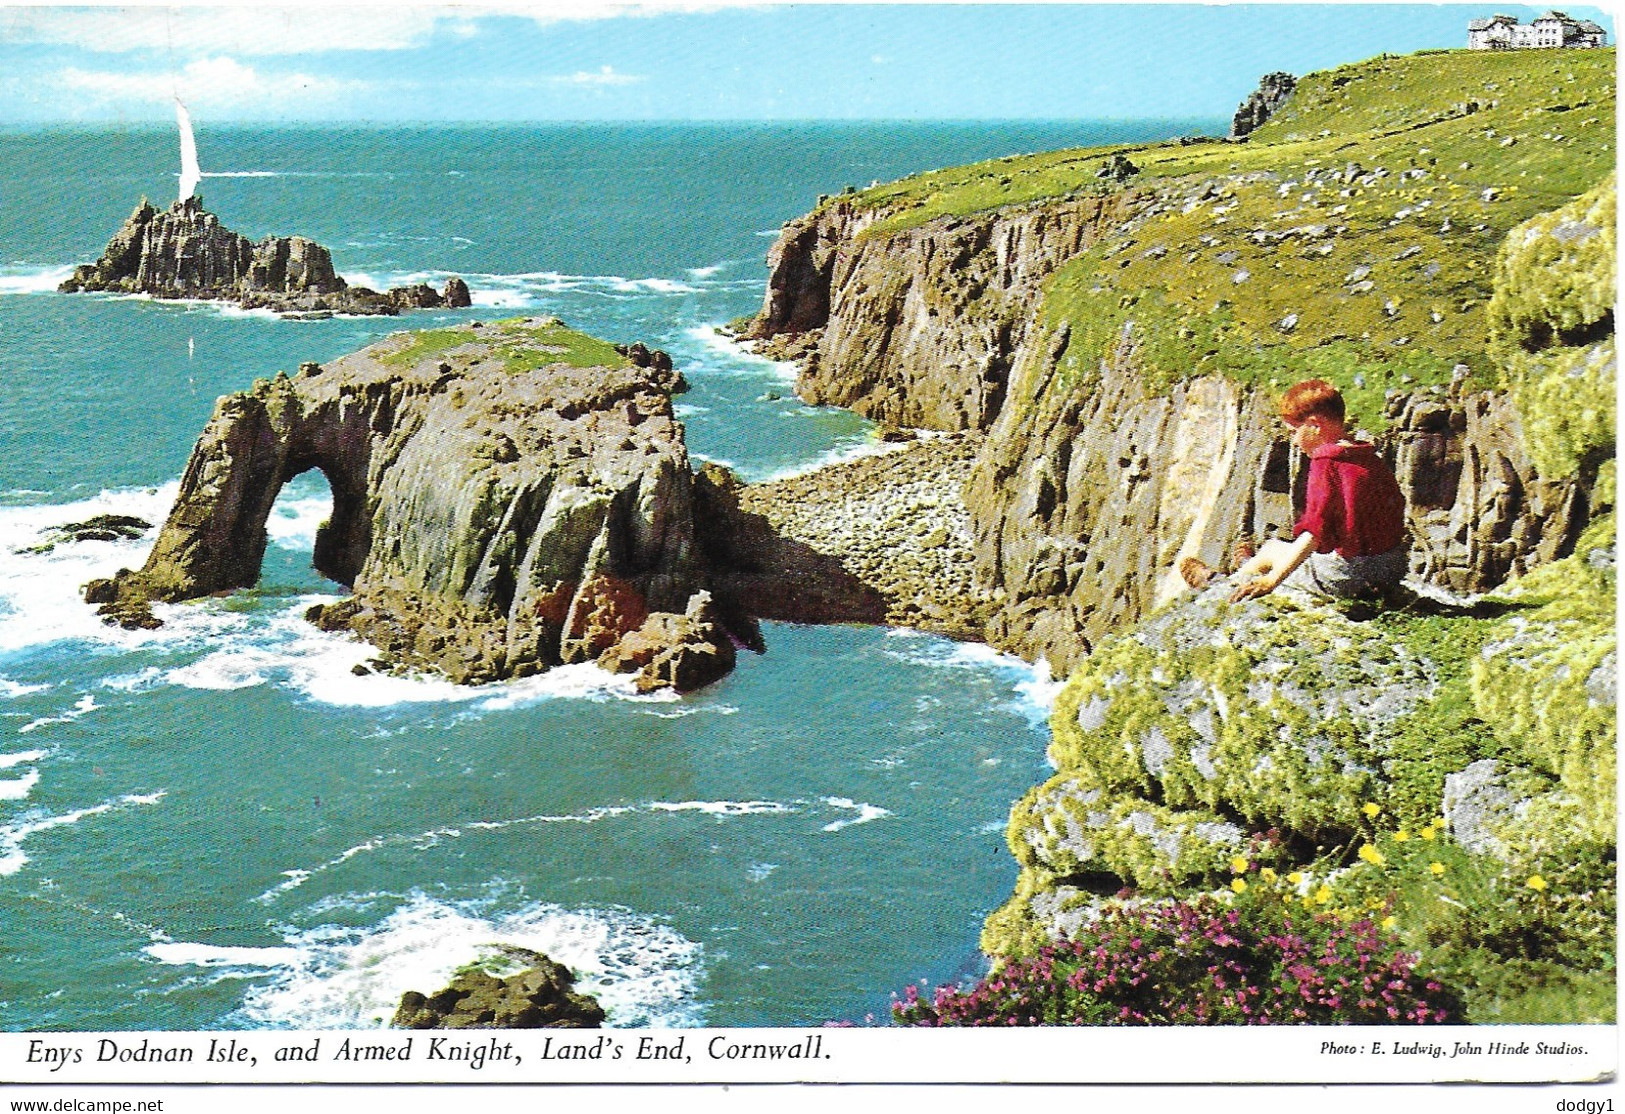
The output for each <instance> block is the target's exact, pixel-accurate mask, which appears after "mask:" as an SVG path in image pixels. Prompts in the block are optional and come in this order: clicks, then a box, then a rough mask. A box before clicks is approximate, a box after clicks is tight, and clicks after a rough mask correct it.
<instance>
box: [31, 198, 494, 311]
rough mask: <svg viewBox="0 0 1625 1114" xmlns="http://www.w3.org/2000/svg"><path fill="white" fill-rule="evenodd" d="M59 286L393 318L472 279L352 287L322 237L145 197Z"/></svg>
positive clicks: (460, 289) (196, 201) (455, 299)
mask: <svg viewBox="0 0 1625 1114" xmlns="http://www.w3.org/2000/svg"><path fill="white" fill-rule="evenodd" d="M59 289H60V290H61V292H62V293H65V294H76V293H81V292H89V291H114V292H118V293H126V294H150V295H152V296H153V297H156V298H201V299H206V300H210V301H228V302H236V303H237V304H238V305H241V306H242V307H243V308H245V309H270V310H274V311H275V312H277V313H282V314H290V315H326V314H332V313H352V314H386V315H393V314H397V313H399V312H400V311H401V310H403V309H433V308H436V307H440V306H446V307H448V308H451V309H460V308H463V307H466V306H468V305H469V304H470V299H469V291H468V286H467V284H466V283H464V282H463V280H462V279H458V278H453V279H449V280H448V281H447V282H446V285H445V288H444V289H443V290H440V291H436V290H435V289H434V288H433V287H430V286H427V285H425V284H422V283H418V284H415V285H413V286H403V287H397V288H396V289H394V290H389V291H385V292H383V293H379V292H378V291H376V290H370V289H367V288H366V287H359V286H357V287H352V286H350V285H349V284H348V283H346V282H345V281H344V279H343V277H341V276H340V275H339V274H338V273H337V272H335V271H334V270H333V257H332V254H331V253H330V252H329V251H328V250H327V249H326V248H324V247H322V245H320V244H318V243H316V242H315V241H314V240H307V239H306V238H305V237H303V236H267V237H266V238H265V239H263V240H261V241H260V242H259V243H257V244H256V243H254V242H253V241H251V240H249V239H248V237H246V236H243V235H240V234H239V233H236V232H233V231H232V230H231V229H229V228H227V227H225V226H224V225H223V224H221V223H220V220H219V218H218V217H216V216H215V215H214V214H213V213H211V212H209V211H208V210H206V209H204V208H203V199H202V198H201V197H196V196H194V197H190V198H187V199H186V200H184V201H177V202H175V203H174V204H173V205H171V206H170V207H169V208H168V209H164V210H160V209H156V208H154V207H153V206H152V205H151V204H149V203H148V202H147V200H146V199H145V198H143V199H142V200H141V203H140V204H139V205H137V206H136V208H135V211H134V212H132V213H131V214H130V216H129V218H128V219H127V220H125V222H124V224H123V226H122V227H120V228H119V230H118V231H117V232H116V233H114V234H113V238H112V239H111V240H110V241H108V244H107V247H106V249H105V250H104V251H103V252H102V255H101V258H100V259H98V260H96V262H95V263H88V264H85V265H84V266H81V267H76V268H75V269H74V272H73V277H72V278H69V279H68V280H67V281H65V282H63V283H62V285H61V287H60V288H59Z"/></svg>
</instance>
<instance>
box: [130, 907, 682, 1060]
mask: <svg viewBox="0 0 1625 1114" xmlns="http://www.w3.org/2000/svg"><path fill="white" fill-rule="evenodd" d="M492 888H493V889H494V890H495V891H496V892H497V896H496V897H494V898H479V899H474V900H470V901H461V902H451V901H444V900H440V899H437V898H432V897H429V896H427V895H425V894H423V893H421V892H414V893H412V894H410V895H408V896H407V897H406V898H405V899H404V901H402V903H401V904H400V905H399V906H398V907H397V908H395V909H394V911H393V912H391V913H390V914H389V915H388V916H387V917H385V918H384V919H383V920H382V921H381V922H379V923H377V924H375V925H373V926H371V927H365V928H349V927H339V926H336V925H331V924H322V925H318V926H315V927H311V928H306V929H302V930H300V929H293V928H288V929H284V930H283V932H284V935H285V939H286V944H285V946H281V947H245V948H231V947H219V946H212V947H206V946H204V945H200V944H187V943H184V942H176V941H171V940H167V939H166V940H163V941H160V942H158V943H155V944H153V945H151V946H149V947H148V948H147V949H146V951H147V954H148V955H149V956H151V957H152V958H153V959H155V960H157V961H159V962H161V963H166V964H171V965H176V966H180V965H190V966H198V967H205V968H211V969H213V970H214V972H215V977H216V978H230V977H241V976H242V975H244V974H261V973H265V972H269V973H270V975H271V978H270V981H269V982H268V983H267V984H265V985H263V986H258V987H254V988H252V989H251V990H249V992H248V994H247V995H246V997H245V999H244V1004H243V1006H242V1008H241V1010H240V1011H239V1013H240V1015H241V1019H242V1020H243V1021H245V1022H247V1023H248V1024H250V1025H253V1026H255V1027H263V1028H276V1029H287V1028H297V1029H351V1028H380V1027H382V1026H384V1025H387V1024H388V1023H389V1020H390V1019H391V1018H392V1017H393V1016H394V1014H395V1010H396V1008H397V1007H398V1005H399V1003H400V999H401V995H402V994H404V993H405V992H406V991H408V990H418V991H421V992H423V993H433V992H435V991H437V990H439V989H440V988H441V987H443V986H445V985H446V984H447V983H448V982H450V981H451V978H452V976H453V975H454V974H455V973H456V971H457V969H458V968H460V967H463V966H465V965H467V964H469V963H471V962H476V961H482V960H489V959H492V958H495V957H498V956H499V952H500V949H501V948H502V947H504V946H507V947H517V948H525V949H530V950H532V951H539V952H543V953H545V954H546V955H548V956H549V957H550V958H552V959H553V960H554V961H556V962H559V963H563V964H564V965H565V966H567V967H570V968H571V969H572V970H574V971H576V972H577V974H578V976H579V978H578V981H577V983H576V989H577V990H578V991H581V992H583V993H586V994H591V995H593V996H594V997H596V998H597V999H598V1000H599V1002H600V1003H601V1004H602V1005H603V1006H604V1008H605V1010H606V1012H607V1013H608V1015H609V1018H608V1022H609V1024H610V1025H612V1026H617V1027H626V1026H639V1025H656V1026H662V1027H669V1026H693V1025H699V1024H703V1022H704V1010H703V1007H702V1006H701V1005H700V1004H699V1003H698V1002H697V1001H696V992H697V988H698V976H699V974H700V970H701V961H702V959H703V952H702V948H701V946H700V945H699V944H697V943H695V942H694V941H692V940H689V939H687V938H686V937H684V936H683V935H682V934H681V933H679V932H677V931H676V930H674V929H672V928H670V927H669V926H667V925H664V924H662V923H660V922H659V921H657V920H655V919H654V918H651V917H648V916H643V915H640V914H637V913H634V912H631V911H628V910H624V909H566V908H563V907H561V906H558V905H552V904H546V903H535V902H533V903H526V904H522V905H520V906H519V907H517V908H511V909H507V910H501V909H500V908H499V906H500V905H501V904H502V903H504V902H506V901H507V900H508V898H507V893H506V891H507V890H508V888H509V887H507V886H506V885H503V884H501V883H496V884H494V885H493V887H492ZM378 900H379V898H378V895H365V896H361V897H358V898H355V899H353V900H350V901H345V900H343V899H339V900H338V901H336V902H330V903H327V905H326V906H325V908H326V910H327V911H335V912H336V911H341V910H343V911H345V912H347V913H348V914H349V915H350V916H352V917H353V915H354V913H355V911H356V910H357V909H363V908H370V907H373V906H374V905H376V904H377V902H378ZM317 915H320V913H319V912H318V914H317Z"/></svg>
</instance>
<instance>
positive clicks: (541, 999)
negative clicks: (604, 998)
mask: <svg viewBox="0 0 1625 1114" xmlns="http://www.w3.org/2000/svg"><path fill="white" fill-rule="evenodd" d="M505 951H507V952H508V953H509V955H510V956H511V957H512V958H514V959H517V960H518V961H519V962H522V963H525V964H527V967H526V969H525V970H523V971H520V972H519V973H518V974H515V975H509V976H508V977H507V978H497V977H496V976H495V975H492V974H488V973H487V972H485V971H481V970H472V971H464V972H462V973H461V974H459V975H457V976H456V977H455V978H453V979H452V980H451V983H450V984H449V985H448V986H447V987H446V988H445V989H444V990H441V991H440V992H438V993H436V994H422V993H419V992H418V991H416V990H408V991H407V992H406V993H405V994H403V995H401V1004H400V1008H399V1009H397V1010H396V1011H395V1018H394V1020H393V1021H391V1022H390V1024H391V1025H393V1026H394V1027H395V1028H397V1029H597V1028H599V1027H600V1026H601V1025H603V1023H604V1011H603V1008H602V1007H601V1006H599V1004H598V1001H597V999H595V998H593V997H591V996H590V995H586V994H578V993H576V992H575V990H573V989H572V988H573V987H574V986H575V976H574V975H572V974H571V973H570V969H569V968H568V967H565V966H564V965H563V964H560V963H554V962H553V961H552V960H551V959H549V958H548V957H547V956H545V955H542V954H541V953H540V952H533V951H529V950H526V949H521V948H508V949H505Z"/></svg>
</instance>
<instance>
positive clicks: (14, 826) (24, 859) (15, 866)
mask: <svg viewBox="0 0 1625 1114" xmlns="http://www.w3.org/2000/svg"><path fill="white" fill-rule="evenodd" d="M164 793H165V790H162V789H160V790H158V791H157V792H156V793H129V794H126V795H124V796H122V797H119V798H117V799H116V800H112V801H103V802H102V803H101V804H99V805H91V806H90V807H89V808H82V809H79V810H77V811H75V812H65V813H62V814H61V815H57V816H48V815H33V816H29V817H25V818H24V819H22V820H19V821H17V822H15V823H11V824H6V825H0V878H3V877H6V876H8V875H12V874H16V873H17V872H18V871H19V870H21V869H22V868H23V867H24V866H26V865H27V864H28V861H29V859H28V856H27V855H26V854H25V853H24V852H23V843H24V841H25V840H27V839H28V838H29V837H30V836H33V835H37V834H38V833H40V832H46V831H50V830H51V829H52V828H61V827H66V826H67V825H69V824H77V823H79V821H81V820H83V819H85V818H86V817H87V816H100V815H101V814H103V813H106V812H112V811H113V810H114V809H122V808H125V807H128V806H130V805H150V804H156V803H158V802H159V801H160V800H162V799H163V797H164Z"/></svg>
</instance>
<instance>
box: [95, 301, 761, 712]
mask: <svg viewBox="0 0 1625 1114" xmlns="http://www.w3.org/2000/svg"><path fill="white" fill-rule="evenodd" d="M627 351H628V352H630V353H631V355H628V354H627V353H623V352H622V351H619V350H617V349H616V348H614V347H612V346H611V345H609V344H606V343H604V342H602V341H597V340H594V339H593V338H590V337H586V336H584V335H582V334H580V333H576V332H573V331H571V330H569V329H566V328H564V327H563V326H562V325H560V324H559V323H558V322H557V321H556V320H555V319H551V318H528V319H527V318H520V319H515V320H511V321H502V322H497V323H494V324H482V323H478V322H475V323H470V324H468V325H465V326H458V327H453V328H447V329H440V330H434V331H430V332H422V333H398V334H395V335H393V336H391V337H389V338H387V339H385V340H383V341H380V342H378V343H377V344H374V345H371V346H370V347H368V348H366V349H363V350H362V351H360V352H356V353H353V354H351V355H349V356H345V357H343V358H341V359H339V360H335V361H333V362H331V363H329V364H326V365H319V364H315V363H307V364H304V365H302V366H301V367H300V369H299V371H298V374H297V375H294V376H292V377H290V376H287V375H285V374H278V375H277V376H276V377H275V378H274V379H266V380H260V381H259V382H257V383H256V384H255V385H254V387H253V388H252V389H251V390H248V391H244V392H241V393H239V394H234V395H228V396H226V397H224V398H222V399H220V400H219V402H218V403H217V404H216V406H215V411H214V415H213V417H212V418H211V419H210V421H209V423H208V425H207V427H206V428H205V429H204V431H203V433H202V435H201V436H200V438H199V439H198V443H197V446H196V447H195V448H194V450H193V452H192V457H191V459H190V461H188V463H187V466H186V470H185V472H184V474H183V476H182V479H181V489H180V493H179V495H178V496H177V499H176V502H175V506H174V508H173V510H172V511H171V512H170V515H169V518H168V519H167V521H166V522H165V523H164V525H163V528H162V530H161V531H160V533H159V536H158V539H157V542H156V543H155V545H154V547H153V549H152V551H151V553H150V555H149V557H148V559H147V562H146V564H145V565H144V566H143V567H142V568H141V569H140V570H136V571H131V570H121V571H120V572H119V573H118V574H117V575H116V576H114V577H112V578H109V579H106V580H98V581H93V582H92V583H91V584H90V585H88V586H87V588H86V592H85V598H86V600H87V601H89V602H91V603H94V604H97V605H99V607H100V609H101V612H102V613H103V615H105V616H106V617H107V619H108V621H110V622H119V623H123V624H125V625H129V626H150V625H153V624H155V623H157V622H158V621H159V620H158V619H157V618H156V617H155V616H154V615H153V612H152V608H151V605H152V603H153V602H155V601H168V602H173V601H179V600H186V599H194V598H197V597H200V596H205V595H209V594H211V593H216V592H222V591H227V590H230V589H234V588H242V587H248V586H251V585H253V584H254V583H255V581H256V580H257V579H258V576H259V568H260V563H261V560H262V558H263V556H264V552H265V547H266V542H267V536H266V532H265V522H266V518H267V516H268V515H269V513H270V510H271V507H272V504H273V503H274V501H275V499H276V496H277V493H278V491H279V490H280V489H281V487H282V485H283V484H284V483H286V482H287V481H288V480H290V479H292V478H293V477H294V476H296V475H299V474H300V473H303V472H305V471H308V470H310V469H312V468H315V469H319V470H320V471H321V472H322V473H323V474H324V475H325V476H326V478H327V480H328V483H329V485H330V486H331V488H332V493H333V514H332V518H331V519H330V520H329V521H328V522H327V523H325V524H323V526H322V528H321V529H320V530H319V531H318V533H317V537H316V543H315V552H314V560H315V565H316V567H317V569H318V570H319V571H321V572H322V573H323V575H325V576H327V577H329V578H331V579H333V580H336V581H338V582H339V583H341V584H344V585H347V586H349V588H350V589H351V592H352V595H351V596H350V597H349V598H348V599H345V600H343V601H341V602H338V603H334V604H330V605H326V606H321V607H317V608H314V609H312V612H311V614H310V616H309V617H310V618H311V619H312V621H314V622H315V623H317V624H318V625H319V626H321V627H323V628H324V629H329V630H347V631H352V632H354V633H356V634H358V635H360V636H361V637H362V638H364V639H366V640H367V641H368V642H370V643H372V645H374V646H375V647H377V648H378V651H379V658H378V659H377V661H376V662H375V663H374V664H375V667H376V668H380V669H385V668H428V669H433V670H436V671H439V672H441V673H443V674H445V675H446V676H447V677H449V678H451V679H452V680H453V681H457V682H463V683H478V682H482V681H492V680H499V679H503V678H509V677H523V676H527V675H530V674H533V673H537V672H540V671H542V670H545V669H548V668H550V667H552V666H556V665H561V664H570V663H576V662H590V661H596V662H599V663H601V664H603V665H604V666H605V667H607V668H610V669H612V670H615V671H618V672H625V673H632V674H635V675H636V678H637V683H638V684H639V686H640V687H643V688H654V687H662V686H673V687H677V688H680V689H687V688H694V687H698V686H700V685H703V684H706V683H708V682H709V681H711V680H714V679H715V678H717V677H719V676H721V675H723V674H724V673H726V672H727V671H728V670H729V669H731V668H732V665H733V657H734V647H733V642H732V641H731V640H730V639H729V637H728V635H727V632H726V630H725V629H724V628H723V626H722V625H721V623H720V620H719V619H718V617H717V616H716V614H715V609H714V607H713V606H712V604H711V602H710V597H709V595H708V593H707V592H706V591H705V580H706V568H705V564H704V561H703V560H702V558H701V555H700V551H699V547H698V544H697V542H696V537H695V520H694V514H693V491H692V488H693V477H692V473H691V472H690V470H689V463H688V455H687V450H686V448H685V446H684V443H683V433H682V427H681V426H680V425H679V424H678V423H677V422H676V421H675V419H674V418H673V416H672V406H671V392H672V390H673V389H674V388H676V387H677V386H678V385H679V383H680V379H679V377H678V376H677V374H676V373H675V372H673V371H672V370H671V366H670V361H669V359H662V358H660V357H661V356H663V355H664V354H655V353H651V352H649V351H648V350H646V349H644V348H643V347H642V346H641V345H639V346H636V347H635V348H633V349H628V350H627ZM639 360H641V363H640V362H639Z"/></svg>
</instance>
